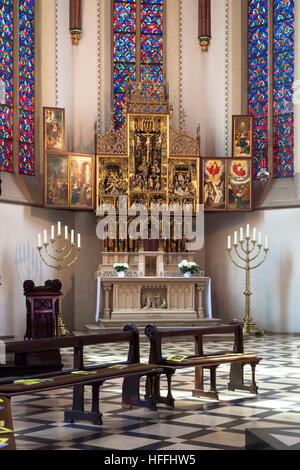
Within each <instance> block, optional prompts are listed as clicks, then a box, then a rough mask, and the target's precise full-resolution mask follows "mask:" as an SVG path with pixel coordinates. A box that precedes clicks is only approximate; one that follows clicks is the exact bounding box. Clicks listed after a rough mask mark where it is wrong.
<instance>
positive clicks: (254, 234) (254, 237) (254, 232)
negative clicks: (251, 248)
mask: <svg viewBox="0 0 300 470" xmlns="http://www.w3.org/2000/svg"><path fill="white" fill-rule="evenodd" d="M253 241H254V242H256V228H254V229H253Z"/></svg>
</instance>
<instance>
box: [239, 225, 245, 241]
mask: <svg viewBox="0 0 300 470" xmlns="http://www.w3.org/2000/svg"><path fill="white" fill-rule="evenodd" d="M240 241H241V242H243V241H244V230H243V228H242V227H241V228H240Z"/></svg>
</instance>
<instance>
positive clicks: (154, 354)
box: [145, 320, 261, 406]
mask: <svg viewBox="0 0 300 470" xmlns="http://www.w3.org/2000/svg"><path fill="white" fill-rule="evenodd" d="M228 333H232V334H234V341H233V348H232V350H231V351H221V352H218V353H216V354H205V353H204V350H203V336H206V335H216V334H217V335H219V334H228ZM145 334H146V336H147V338H148V339H149V340H150V355H149V363H154V364H157V365H159V366H161V367H162V368H163V373H164V374H165V375H166V377H167V382H168V394H167V396H166V397H163V396H162V395H161V391H160V375H157V377H156V378H155V380H154V400H155V401H156V402H157V403H165V404H167V405H169V406H174V398H173V395H172V376H173V374H174V373H175V372H176V369H182V368H185V367H195V386H194V389H193V396H194V397H199V398H200V397H204V398H209V399H214V400H215V399H217V400H218V399H219V396H218V392H217V384H216V371H217V368H218V367H219V366H220V365H221V364H227V363H229V364H230V380H229V384H228V389H229V390H232V391H233V390H246V391H249V392H250V393H255V394H257V393H258V387H257V385H256V382H255V368H256V365H257V364H258V363H259V362H260V360H261V358H260V357H257V356H256V355H254V354H245V353H244V346H243V329H242V325H241V323H239V322H238V321H236V320H234V321H233V322H232V324H230V325H218V326H212V327H209V326H204V327H200V328H178V329H158V328H157V327H156V326H155V325H148V326H147V327H146V329H145ZM174 337H184V338H186V337H194V338H195V356H187V355H185V353H184V351H179V353H178V355H185V356H186V357H184V359H182V360H178V361H176V360H174V358H173V360H168V358H167V357H164V356H163V354H162V340H163V338H168V339H169V340H170V341H171V340H172V338H174ZM175 344H177V343H175ZM179 359H180V358H179ZM246 364H250V366H251V369H252V381H251V383H250V385H245V384H244V366H245V365H246ZM205 369H208V370H209V372H210V390H209V391H207V390H204V370H205ZM148 386H149V390H148ZM151 390H152V389H151V384H150V382H148V381H147V391H146V396H147V394H148V392H149V395H150V393H152V392H151Z"/></svg>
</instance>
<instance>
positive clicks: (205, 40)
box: [199, 36, 210, 52]
mask: <svg viewBox="0 0 300 470" xmlns="http://www.w3.org/2000/svg"><path fill="white" fill-rule="evenodd" d="M199 42H200V46H201V49H202V52H208V48H209V46H210V37H208V36H200V37H199Z"/></svg>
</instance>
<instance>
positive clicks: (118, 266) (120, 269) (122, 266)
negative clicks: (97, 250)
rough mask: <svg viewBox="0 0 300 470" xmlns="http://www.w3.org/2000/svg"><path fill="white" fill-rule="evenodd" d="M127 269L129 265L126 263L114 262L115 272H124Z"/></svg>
mask: <svg viewBox="0 0 300 470" xmlns="http://www.w3.org/2000/svg"><path fill="white" fill-rule="evenodd" d="M128 269H129V266H128V264H127V263H115V264H114V270H115V271H116V272H117V273H121V272H124V273H126V272H127V271H128Z"/></svg>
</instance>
